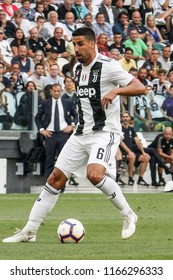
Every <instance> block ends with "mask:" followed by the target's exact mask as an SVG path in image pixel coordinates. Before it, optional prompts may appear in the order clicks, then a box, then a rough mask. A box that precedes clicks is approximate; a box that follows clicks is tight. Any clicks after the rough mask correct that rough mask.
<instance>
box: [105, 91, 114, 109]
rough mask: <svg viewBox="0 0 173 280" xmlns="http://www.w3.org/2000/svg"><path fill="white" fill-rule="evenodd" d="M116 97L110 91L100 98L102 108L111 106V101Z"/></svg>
mask: <svg viewBox="0 0 173 280" xmlns="http://www.w3.org/2000/svg"><path fill="white" fill-rule="evenodd" d="M115 97H116V95H115V92H113V91H110V92H108V93H107V94H106V95H105V96H104V97H103V98H102V107H103V108H106V109H107V108H108V105H109V104H112V101H113V100H114V99H115Z"/></svg>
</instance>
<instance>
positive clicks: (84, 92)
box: [77, 86, 96, 98]
mask: <svg viewBox="0 0 173 280" xmlns="http://www.w3.org/2000/svg"><path fill="white" fill-rule="evenodd" d="M77 95H78V96H79V97H89V98H91V97H93V96H95V95H96V90H95V88H79V86H78V87H77Z"/></svg>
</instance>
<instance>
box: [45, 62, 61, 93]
mask: <svg viewBox="0 0 173 280" xmlns="http://www.w3.org/2000/svg"><path fill="white" fill-rule="evenodd" d="M59 74H60V69H59V67H58V65H57V64H52V65H51V66H50V74H48V75H47V77H46V79H45V87H46V86H50V85H53V84H56V83H58V84H60V86H61V88H63V80H64V79H63V78H62V77H61V76H60V75H59Z"/></svg>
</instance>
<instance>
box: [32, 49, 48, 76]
mask: <svg viewBox="0 0 173 280" xmlns="http://www.w3.org/2000/svg"><path fill="white" fill-rule="evenodd" d="M37 63H41V64H42V65H43V66H44V75H46V67H45V56H44V52H42V51H41V50H38V51H36V52H35V53H34V56H33V58H32V64H31V71H32V72H34V70H35V65H36V64H37Z"/></svg>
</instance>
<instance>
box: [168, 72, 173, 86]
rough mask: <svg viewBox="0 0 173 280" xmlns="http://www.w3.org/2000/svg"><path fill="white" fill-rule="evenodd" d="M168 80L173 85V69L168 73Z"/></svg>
mask: <svg viewBox="0 0 173 280" xmlns="http://www.w3.org/2000/svg"><path fill="white" fill-rule="evenodd" d="M168 82H170V84H171V85H172V86H173V71H170V72H169V74H168Z"/></svg>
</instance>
